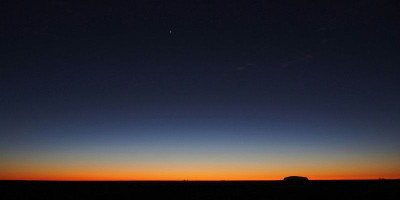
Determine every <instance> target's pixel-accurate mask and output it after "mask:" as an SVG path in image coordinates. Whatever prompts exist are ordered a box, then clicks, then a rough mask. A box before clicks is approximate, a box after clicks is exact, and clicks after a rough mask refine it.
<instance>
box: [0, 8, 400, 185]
mask: <svg viewBox="0 0 400 200" xmlns="http://www.w3.org/2000/svg"><path fill="white" fill-rule="evenodd" d="M0 13H1V14H0V18H1V20H0V35H1V37H0V43H1V48H0V93H1V95H0V163H1V165H2V167H0V169H1V171H3V172H0V179H68V180H69V179H79V178H82V176H80V173H83V172H85V170H88V166H93V171H94V172H93V173H88V175H86V176H84V177H83V179H88V180H92V179H104V180H108V179H118V180H119V179H130V180H139V179H146V180H147V179H151V180H161V179H162V180H164V179H168V180H171V179H174V180H175V179H199V180H203V179H204V180H209V179H276V178H280V177H282V176H285V175H288V173H289V174H290V173H297V172H298V173H303V174H305V175H307V176H309V177H311V178H316V179H341V178H344V179H352V178H361V179H362V178H377V177H387V178H399V177H400V174H399V172H398V170H396V169H398V168H399V167H400V159H399V155H400V146H399V144H400V143H399V142H400V134H399V132H400V125H399V124H400V104H399V103H398V102H400V68H399V67H400V56H398V54H399V52H400V37H399V35H400V28H399V27H400V15H399V13H400V4H399V3H398V2H396V1H372V0H368V1H350V2H346V3H338V2H334V1H296V2H294V1H279V2H278V1H277V2H265V1H244V2H237V1H221V2H217V3H216V2H214V1H185V2H181V3H177V2H174V3H173V2H169V1H121V2H118V3H117V2H105V1H104V2H103V1H97V2H96V3H86V2H69V1H61V0H60V1H50V2H48V3H40V4H39V3H37V2H23V3H22V2H13V1H9V2H3V3H1V5H0ZM105 163H107V164H105ZM105 165H106V166H107V167H104V166H105ZM54 166H56V167H54ZM98 166H102V167H103V168H102V167H98ZM310 166H312V167H310ZM126 168H127V169H126ZM38 169H40V170H38ZM171 169H173V170H171ZM121 171H122V172H121ZM176 171H178V172H176ZM217 172H218V173H217ZM98 174H106V175H103V176H99V175H98ZM166 174H167V175H166Z"/></svg>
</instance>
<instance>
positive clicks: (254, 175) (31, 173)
mask: <svg viewBox="0 0 400 200" xmlns="http://www.w3.org/2000/svg"><path fill="white" fill-rule="evenodd" d="M0 169H1V172H0V180H54V181H55V180H60V181H135V180H137V181H181V180H192V181H207V180H209V181H219V180H282V179H283V178H284V177H286V176H291V175H299V176H306V177H308V178H309V179H310V180H357V179H379V178H385V179H399V178H400V173H399V172H398V171H397V170H396V169H395V168H392V169H385V171H382V170H368V169H362V170H350V169H349V170H344V169H341V170H338V169H336V171H332V169H326V170H315V169H298V170H293V169H292V170H291V169H285V168H284V167H283V168H282V169H281V170H278V169H272V168H271V169H260V168H252V167H248V168H239V169H234V168H226V169H225V168H208V169H207V168H202V169H196V168H180V169H179V168H154V167H153V168H152V167H148V168H145V167H143V168H136V169H133V168H122V167H120V168H108V169H107V168H101V167H82V168H77V167H70V168H68V167H65V168H58V169H57V168H54V169H50V168H46V167H44V168H20V167H19V168H18V167H14V168H4V167H0Z"/></svg>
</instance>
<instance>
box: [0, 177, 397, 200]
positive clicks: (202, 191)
mask: <svg viewBox="0 0 400 200" xmlns="http://www.w3.org/2000/svg"><path fill="white" fill-rule="evenodd" d="M0 191H1V197H0V198H1V199H202V200H205V199H250V200H251V199H400V180H376V181H310V182H307V183H285V182H283V181H215V182H209V181H161V182H158V181H143V182H140V181H137V182H130V181H126V182H62V181H0ZM3 197H6V198H3Z"/></svg>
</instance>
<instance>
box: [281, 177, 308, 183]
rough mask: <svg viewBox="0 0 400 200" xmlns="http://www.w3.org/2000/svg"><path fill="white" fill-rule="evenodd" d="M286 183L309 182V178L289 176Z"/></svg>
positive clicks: (285, 179)
mask: <svg viewBox="0 0 400 200" xmlns="http://www.w3.org/2000/svg"><path fill="white" fill-rule="evenodd" d="M283 181H285V182H307V181H308V178H307V177H303V176H288V177H285V178H284V179H283Z"/></svg>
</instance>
